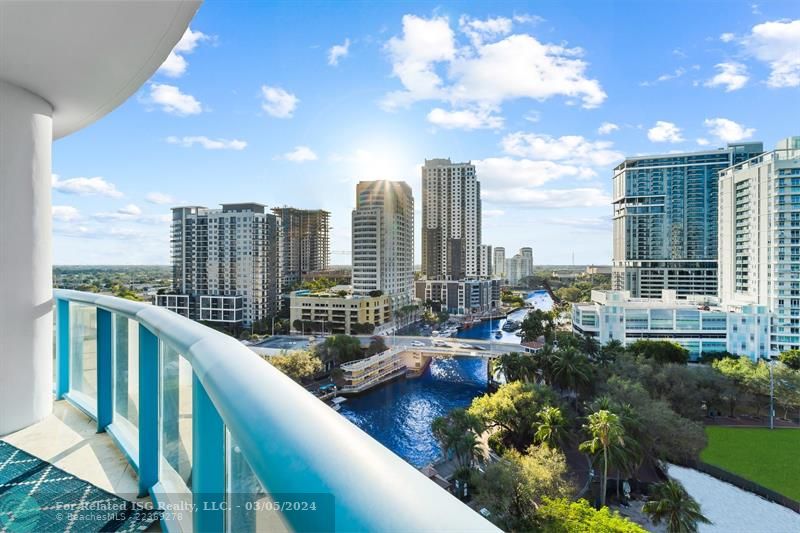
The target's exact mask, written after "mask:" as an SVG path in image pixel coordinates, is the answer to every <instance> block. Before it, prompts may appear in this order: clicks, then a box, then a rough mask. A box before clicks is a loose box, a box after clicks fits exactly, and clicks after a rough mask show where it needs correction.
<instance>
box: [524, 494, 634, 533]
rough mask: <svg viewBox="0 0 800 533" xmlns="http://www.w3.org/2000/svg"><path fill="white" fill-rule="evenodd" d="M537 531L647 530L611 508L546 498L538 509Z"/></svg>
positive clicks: (619, 532)
mask: <svg viewBox="0 0 800 533" xmlns="http://www.w3.org/2000/svg"><path fill="white" fill-rule="evenodd" d="M536 522H537V526H538V527H537V528H536V530H537V531H540V532H541V533H578V532H590V531H591V532H603V533H646V532H647V530H646V529H643V528H642V527H641V526H639V525H638V524H636V523H634V522H631V521H630V520H628V519H626V518H624V517H622V516H621V515H620V514H619V513H618V512H616V511H613V512H612V511H611V510H610V509H609V508H608V507H603V508H602V509H600V510H597V509H595V508H594V507H592V506H591V505H589V502H587V501H586V500H584V499H580V500H578V501H574V502H571V501H569V500H568V499H566V498H559V499H550V498H544V499H543V501H542V504H541V505H540V506H539V509H538V510H537V512H536Z"/></svg>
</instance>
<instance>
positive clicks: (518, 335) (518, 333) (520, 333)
mask: <svg viewBox="0 0 800 533" xmlns="http://www.w3.org/2000/svg"><path fill="white" fill-rule="evenodd" d="M514 335H516V336H517V337H522V335H523V333H522V332H521V331H518V332H516V333H514Z"/></svg>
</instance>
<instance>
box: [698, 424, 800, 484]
mask: <svg viewBox="0 0 800 533" xmlns="http://www.w3.org/2000/svg"><path fill="white" fill-rule="evenodd" d="M706 434H707V435H708V447H707V448H706V449H705V450H703V452H702V453H701V454H700V459H702V460H703V461H704V462H706V463H709V464H712V465H715V466H718V467H720V468H724V469H725V470H728V471H729V472H733V473H735V474H738V475H740V476H742V477H743V478H746V479H749V480H751V481H755V482H756V483H758V484H760V485H763V486H765V487H767V488H770V489H772V490H774V491H776V492H779V493H781V494H783V495H784V496H788V497H790V498H793V499H795V500H800V429H774V430H769V429H765V428H729V427H719V426H707V427H706Z"/></svg>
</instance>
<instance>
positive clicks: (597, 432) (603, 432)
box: [580, 409, 625, 505]
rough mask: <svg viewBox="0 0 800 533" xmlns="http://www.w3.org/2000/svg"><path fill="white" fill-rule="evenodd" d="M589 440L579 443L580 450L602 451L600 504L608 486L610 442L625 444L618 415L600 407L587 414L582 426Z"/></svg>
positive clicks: (602, 503)
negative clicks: (598, 409) (586, 421)
mask: <svg viewBox="0 0 800 533" xmlns="http://www.w3.org/2000/svg"><path fill="white" fill-rule="evenodd" d="M584 428H585V429H586V430H587V432H588V433H589V435H591V436H592V438H591V440H587V441H586V442H583V443H581V445H580V450H581V451H583V452H586V451H588V452H590V453H592V454H596V453H598V452H599V451H600V450H602V451H603V478H602V479H601V485H600V505H605V504H606V487H607V486H608V452H609V448H610V447H611V446H612V444H616V445H619V446H624V445H625V439H624V436H625V430H624V429H623V428H622V423H621V422H620V420H619V417H618V416H617V415H615V414H614V413H612V412H611V411H607V410H605V409H601V410H600V411H597V412H595V413H592V414H590V415H589V418H588V423H587V424H586V425H585V426H584Z"/></svg>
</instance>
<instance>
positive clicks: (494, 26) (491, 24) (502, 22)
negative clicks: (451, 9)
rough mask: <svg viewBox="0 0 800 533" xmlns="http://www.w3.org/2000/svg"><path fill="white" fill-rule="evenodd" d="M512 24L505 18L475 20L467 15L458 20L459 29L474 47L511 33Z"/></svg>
mask: <svg viewBox="0 0 800 533" xmlns="http://www.w3.org/2000/svg"><path fill="white" fill-rule="evenodd" d="M513 24H514V23H513V21H512V20H511V19H510V18H506V17H496V18H488V19H486V20H477V19H472V18H470V17H468V16H467V15H461V17H460V18H459V19H458V27H459V29H460V30H461V31H462V33H464V34H465V35H466V36H467V37H469V39H470V41H472V44H473V45H475V46H480V44H481V43H482V42H483V41H484V40H485V39H496V38H498V37H503V36H505V35H508V34H509V33H511V28H512V26H513Z"/></svg>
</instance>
